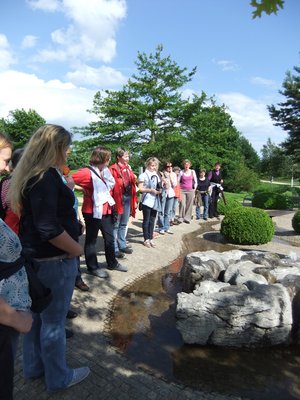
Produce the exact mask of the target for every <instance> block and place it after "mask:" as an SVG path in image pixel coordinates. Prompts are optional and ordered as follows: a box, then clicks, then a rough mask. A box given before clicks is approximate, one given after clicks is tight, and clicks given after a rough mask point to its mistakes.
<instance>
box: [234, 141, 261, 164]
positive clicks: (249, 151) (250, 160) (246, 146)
mask: <svg viewBox="0 0 300 400" xmlns="http://www.w3.org/2000/svg"><path fill="white" fill-rule="evenodd" d="M239 148H240V152H241V154H242V155H243V157H244V160H245V164H246V166H247V167H248V168H250V169H253V170H254V171H257V170H258V168H259V164H260V159H259V156H258V154H257V152H256V151H255V150H254V148H253V147H252V144H251V143H250V142H249V140H248V139H246V138H245V137H244V136H240V138H239Z"/></svg>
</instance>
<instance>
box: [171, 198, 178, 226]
mask: <svg viewBox="0 0 300 400" xmlns="http://www.w3.org/2000/svg"><path fill="white" fill-rule="evenodd" d="M178 203H179V200H178V197H174V201H173V205H172V210H171V221H174V219H175V217H176V211H177V206H178Z"/></svg>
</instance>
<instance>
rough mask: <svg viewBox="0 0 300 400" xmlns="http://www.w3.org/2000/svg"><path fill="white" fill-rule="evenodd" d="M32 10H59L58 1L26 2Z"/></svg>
mask: <svg viewBox="0 0 300 400" xmlns="http://www.w3.org/2000/svg"><path fill="white" fill-rule="evenodd" d="M27 3H28V4H29V6H30V7H31V8H32V9H33V10H43V11H50V12H54V11H57V10H59V9H60V3H61V1H60V0H27Z"/></svg>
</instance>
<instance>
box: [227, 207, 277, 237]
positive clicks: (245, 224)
mask: <svg viewBox="0 0 300 400" xmlns="http://www.w3.org/2000/svg"><path fill="white" fill-rule="evenodd" d="M274 232H275V227H274V224H273V222H272V219H271V218H270V217H269V215H268V214H267V213H266V212H265V211H263V210H260V209H259V208H255V207H237V208H235V209H233V210H231V212H229V213H227V214H226V215H225V217H224V219H223V221H222V223H221V233H222V234H223V235H224V236H225V237H226V239H227V240H228V241H229V242H231V243H237V244H255V245H258V244H263V243H268V242H269V241H270V240H272V237H273V235H274Z"/></svg>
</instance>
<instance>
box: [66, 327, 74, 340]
mask: <svg viewBox="0 0 300 400" xmlns="http://www.w3.org/2000/svg"><path fill="white" fill-rule="evenodd" d="M65 332H66V339H70V338H71V337H72V336H74V332H73V331H71V329H65Z"/></svg>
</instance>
